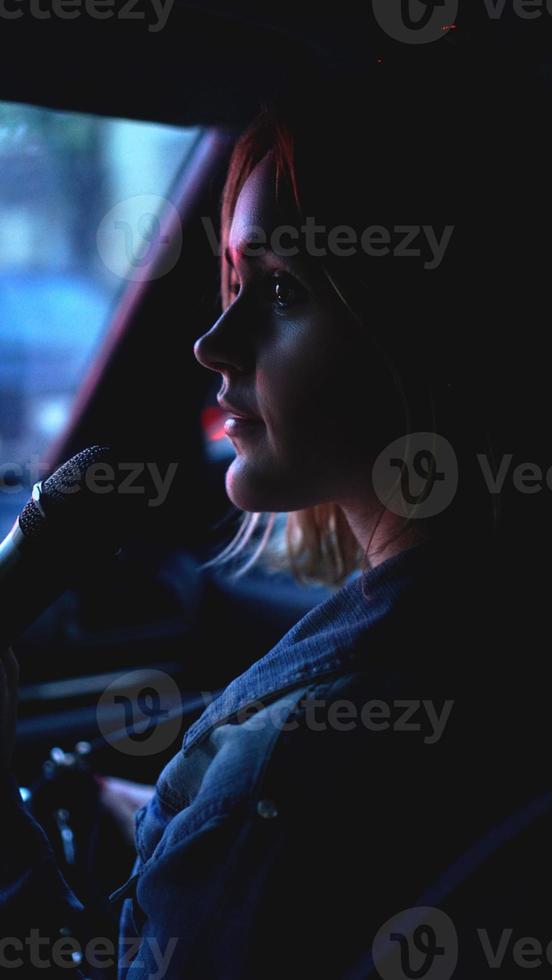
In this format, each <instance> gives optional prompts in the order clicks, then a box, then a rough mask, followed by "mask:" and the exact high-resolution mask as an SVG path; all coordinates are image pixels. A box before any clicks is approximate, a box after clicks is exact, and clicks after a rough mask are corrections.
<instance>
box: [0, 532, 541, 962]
mask: <svg viewBox="0 0 552 980" xmlns="http://www.w3.org/2000/svg"><path fill="white" fill-rule="evenodd" d="M472 577H473V576H472ZM466 585H467V579H466V572H465V569H464V568H460V567H458V565H457V564H455V562H454V561H451V556H450V555H448V554H447V552H446V550H445V549H443V548H442V547H439V546H436V545H434V544H429V543H425V544H423V545H417V546H415V547H414V548H410V549H408V550H406V551H403V552H402V553H401V554H399V555H397V556H395V557H393V558H390V559H388V560H387V561H385V562H383V563H382V564H380V565H379V566H377V567H376V568H375V569H372V570H371V571H370V572H368V573H367V574H365V575H359V576H357V577H356V578H354V579H353V580H352V581H349V582H348V583H347V584H346V585H345V586H343V587H342V588H341V589H340V590H339V591H338V592H336V593H335V594H334V595H332V596H331V597H330V598H329V599H327V600H325V601H324V602H322V603H320V604H319V605H318V606H316V607H315V608H314V609H312V610H311V611H310V612H309V613H307V615H306V616H304V617H303V618H302V619H301V620H300V621H299V622H298V623H297V624H296V625H295V626H294V627H293V628H292V629H291V630H290V631H289V632H288V633H287V634H286V635H285V636H284V637H283V638H282V639H281V640H280V642H279V643H277V644H276V646H274V647H273V648H272V650H270V651H269V652H268V653H267V654H266V655H265V656H264V657H262V658H261V659H260V660H258V661H256V662H255V663H254V664H253V665H252V666H251V667H249V668H248V669H247V670H246V671H245V672H244V673H243V674H241V675H240V676H239V677H237V678H236V679H235V680H234V681H232V683H230V684H229V685H228V687H226V688H225V690H224V691H223V692H222V693H221V694H220V695H219V696H218V697H217V698H216V699H215V700H214V701H212V702H211V704H209V706H208V707H207V708H206V709H205V710H204V711H203V713H202V714H201V716H200V717H199V718H198V719H197V720H196V721H195V723H194V724H192V725H191V727H190V728H189V729H188V730H187V732H186V734H185V736H184V739H183V743H182V747H181V749H180V751H179V752H178V753H177V754H176V755H175V756H174V758H173V759H172V760H171V761H170V763H169V764H168V765H167V766H166V767H165V769H164V770H163V771H162V773H161V775H160V777H159V779H158V782H157V786H156V792H155V795H154V796H153V798H152V800H151V801H150V803H148V805H147V806H145V807H143V808H142V809H141V810H139V811H138V813H137V815H136V823H135V826H136V850H137V857H136V861H135V865H134V868H133V872H132V874H131V876H130V878H129V880H128V881H127V882H126V883H124V884H123V885H122V886H121V888H119V889H118V890H117V891H116V892H115V893H114V894H113V895H112V896H111V901H112V902H114V903H117V902H121V915H120V932H119V955H118V976H119V980H147V978H148V980H153V978H161V977H163V978H168V980H177V978H178V980H182V978H184V977H186V978H187V977H189V978H191V980H238V978H239V980H254V978H255V980H261V978H263V980H265V978H272V977H274V978H276V977H286V978H289V977H291V978H295V977H297V978H299V977H301V978H303V977H305V978H306V977H311V976H312V977H328V978H336V980H361V978H364V977H368V976H371V975H375V976H383V977H384V978H385V977H386V976H389V977H391V976H393V977H395V976H396V977H402V976H422V975H426V974H423V973H422V972H416V968H417V967H418V968H419V970H421V969H422V966H420V960H419V959H418V960H416V956H418V957H420V956H422V952H423V949H424V948H425V946H424V943H425V945H426V946H427V942H428V940H427V936H433V937H435V936H437V935H438V934H439V930H441V932H442V931H443V930H444V933H446V936H447V937H448V938H447V942H446V943H445V941H444V940H443V942H442V943H441V945H439V943H437V942H435V943H434V944H433V945H434V947H435V949H445V947H446V956H448V957H449V959H448V960H447V959H446V956H445V953H441V954H440V955H442V956H444V957H445V960H446V962H445V961H443V962H445V966H446V964H447V963H448V962H449V960H450V957H451V956H452V957H454V955H456V957H458V950H457V949H456V953H454V949H453V948H452V947H454V941H452V942H449V940H450V936H451V935H452V934H454V933H455V934H456V947H457V946H458V939H457V933H458V930H459V929H460V928H462V929H463V931H464V933H465V934H466V935H467V936H468V940H467V941H466V942H465V943H464V945H463V956H464V959H463V960H462V959H460V963H461V964H462V962H463V963H464V968H465V969H466V970H467V973H466V975H470V972H469V971H470V970H471V971H473V969H475V968H476V966H477V965H479V966H485V962H484V961H483V962H482V963H480V962H479V960H478V954H479V952H480V951H479V949H476V948H475V946H474V944H475V939H474V937H475V936H477V935H479V934H478V933H477V922H478V921H481V922H484V921H485V915H487V919H488V909H489V907H490V908H492V909H493V913H492V920H493V923H495V920H496V922H500V913H499V909H501V908H503V907H505V908H509V905H508V902H509V901H510V900H511V899H512V893H513V892H515V891H516V889H517V887H518V884H517V882H510V884H509V885H508V884H505V883H504V882H502V881H501V882H500V888H498V889H497V886H496V881H495V880H494V879H489V880H488V881H485V880H482V879H481V876H479V878H477V888H476V889H475V891H474V890H473V889H472V891H470V887H469V882H470V881H471V880H472V878H473V872H474V869H475V868H477V867H479V865H481V864H483V865H485V862H487V865H488V863H489V860H490V858H491V857H492V855H493V853H494V852H495V851H496V850H500V848H501V847H504V846H506V844H507V841H508V840H509V838H508V836H507V834H506V837H504V834H503V835H502V836H501V834H500V828H501V827H502V826H503V824H504V821H505V820H506V822H507V820H510V823H511V822H512V821H513V824H512V823H511V827H510V829H511V828H512V826H513V828H514V829H513V830H512V829H511V836H513V837H514V838H516V839H517V837H516V834H517V833H518V832H519V829H520V828H521V827H522V826H525V824H524V823H523V820H524V819H525V820H526V821H527V819H529V820H538V818H539V816H540V815H541V813H542V812H545V811H546V810H547V807H548V806H549V803H550V801H549V800H548V797H547V796H546V794H544V795H542V792H541V790H542V787H540V785H539V786H536V785H535V787H534V793H533V797H534V800H533V801H532V796H531V786H530V784H529V783H527V782H526V783H525V784H523V786H519V785H518V784H517V783H516V784H515V785H513V784H512V781H511V779H509V778H508V773H507V772H506V770H504V769H503V765H502V764H501V761H500V760H501V759H502V758H503V751H502V748H503V745H504V731H503V729H501V728H500V727H498V728H497V727H496V723H495V721H496V720H493V719H492V718H491V717H490V715H489V693H490V689H489V685H488V684H486V682H485V677H484V674H483V673H481V670H480V669H479V666H478V665H480V661H481V647H477V649H476V650H475V651H473V650H472V652H471V653H470V651H469V646H468V644H469V642H470V640H471V641H473V630H474V620H473V615H470V614H468V610H467V606H466V603H465V596H464V594H463V593H462V591H461V590H462V588H465V587H466ZM474 605H477V603H474ZM480 611H481V610H479V612H480ZM481 629H482V628H481V626H480V635H481V637H482V643H484V642H485V637H486V636H487V634H486V633H485V631H484V630H483V631H482V632H481ZM478 670H479V675H478V674H477V671H478ZM476 676H478V683H477V684H474V677H476ZM491 767H492V768H491ZM490 771H492V772H493V783H492V787H490V786H489V772H490ZM501 776H502V778H501ZM6 789H7V793H8V802H7V803H6V804H5V809H6V810H7V814H8V825H9V831H8V834H9V838H8V837H6V838H5V839H6V840H7V839H9V840H10V841H11V842H12V846H11V847H10V849H9V853H8V854H7V855H6V858H7V860H5V861H4V866H3V869H2V874H1V878H0V883H1V886H2V893H1V894H2V898H1V905H0V910H1V911H2V913H3V914H4V915H5V916H6V922H9V923H10V928H11V929H12V930H14V929H19V932H17V931H16V932H13V931H12V932H11V933H10V935H12V936H14V935H20V934H23V932H22V930H23V929H27V932H25V935H27V934H28V930H29V929H30V928H31V926H33V925H36V926H37V927H40V926H42V928H43V930H44V929H49V931H50V934H51V935H52V934H56V930H58V932H59V929H60V928H62V927H63V926H65V927H66V928H67V929H68V930H72V929H74V931H75V934H78V930H79V929H81V930H82V929H83V922H84V920H85V918H86V909H85V908H83V906H82V905H81V903H80V901H79V899H78V898H77V897H76V896H75V895H74V894H73V893H72V892H71V890H70V889H69V887H68V886H67V884H66V883H65V881H64V879H63V877H62V875H61V873H60V871H59V869H58V868H57V867H56V864H55V860H54V859H53V856H52V853H51V850H50V849H49V846H48V844H47V841H46V839H45V837H44V834H43V833H42V831H41V828H40V827H38V825H37V824H36V823H35V822H34V821H33V820H32V818H31V817H30V815H29V814H28V813H27V812H26V811H25V807H24V806H23V804H22V802H21V800H20V798H19V794H18V791H17V787H16V785H15V783H14V782H13V781H12V782H11V783H10V784H9V785H8V786H7V787H6ZM539 792H540V794H541V795H540V796H539ZM474 800H477V805H474ZM539 800H540V804H539ZM531 801H532V802H531ZM535 801H536V802H535ZM529 805H531V806H533V807H536V810H535V811H534V812H533V810H530V809H529V810H528V809H527V808H528V806H529ZM539 805H540V807H541V809H540V810H539ZM524 814H525V816H523V815H524ZM527 814H529V816H527ZM531 814H532V816H531ZM516 815H517V816H516ZM516 820H517V823H516ZM518 824H519V827H518ZM497 828H498V830H497ZM516 828H517V830H516ZM485 842H486V843H485ZM485 866H486V865H485ZM466 881H467V884H466ZM466 888H467V891H466ZM458 895H460V900H459V899H458ZM458 901H460V904H459V905H455V902H458ZM489 903H491V904H490V905H489ZM419 908H422V909H425V908H431V909H433V911H432V912H431V915H432V916H437V917H438V916H439V915H442V916H444V917H445V919H443V920H440V919H439V918H437V919H432V920H431V922H430V923H429V925H428V924H427V922H426V924H425V925H424V927H423V928H424V929H425V932H424V933H423V934H422V933H416V922H413V923H412V924H411V928H410V931H409V930H408V929H407V927H406V926H405V925H404V921H403V919H404V915H405V914H406V913H405V910H412V909H419ZM436 909H437V911H435V910H436ZM408 914H410V913H408ZM428 914H429V913H428ZM504 914H505V915H506V917H507V914H506V912H504ZM401 915H402V916H403V919H401V920H400V924H399V925H397V926H395V928H393V929H388V930H387V933H385V924H386V923H389V922H392V923H395V922H396V921H399V920H398V919H397V916H399V919H400V916H401ZM478 915H479V916H480V920H478ZM497 917H498V918H497ZM416 921H417V920H416ZM23 922H24V923H25V925H22V923H23ZM443 923H444V924H443ZM505 924H506V925H507V924H508V923H507V922H506V923H505ZM472 925H473V928H472ZM382 930H383V933H382ZM428 930H429V931H428ZM447 930H448V932H447ZM451 930H452V932H451ZM47 934H48V933H47ZM3 935H6V931H5V927H3ZM87 935H90V928H88V930H87ZM382 935H387V939H386V940H385V941H386V942H387V943H388V946H389V948H387V947H385V951H384V952H385V955H384V954H382V953H381V948H380V947H381V936H382ZM401 935H403V937H404V936H406V937H410V938H411V936H414V937H415V939H416V937H418V938H417V939H416V942H415V943H414V946H413V947H412V950H411V949H410V947H408V948H407V946H408V942H410V938H408V939H406V938H405V939H404V943H403V944H401V943H400V942H398V941H397V937H400V936H401ZM389 936H394V937H395V939H394V940H393V942H391V941H390V939H389ZM420 937H421V938H420ZM422 939H423V942H422ZM453 939H454V936H453ZM378 943H380V946H378ZM389 944H390V945H389ZM405 944H406V945H405ZM449 946H450V947H451V949H449V948H448V947H449ZM378 950H379V952H378ZM451 950H452V951H451ZM411 954H412V957H413V958H412V959H410V956H411ZM15 955H16V954H15V949H12V950H11V951H10V956H12V957H13V956H15ZM424 955H426V954H424ZM427 955H429V954H427ZM378 957H379V959H378ZM389 957H391V959H390V960H389ZM393 957H395V959H393ZM397 957H399V959H397ZM401 957H402V958H401ZM380 960H381V963H383V966H382V965H381V963H380ZM388 960H389V963H391V966H389V963H388V965H387V967H385V964H386V963H387V961H388ZM393 964H394V965H393ZM409 964H410V965H409ZM416 964H417V967H416ZM384 967H385V969H387V970H388V972H387V973H386V972H385V969H384ZM79 969H80V970H81V971H82V972H80V973H79V972H75V971H73V974H72V975H73V976H79V977H81V978H85V977H86V976H87V975H88V974H87V972H86V961H84V962H82V963H81V965H80V968H79ZM393 969H394V970H395V972H392V971H393ZM401 969H402V970H403V972H402V973H401V972H400V970H401ZM374 971H376V972H374ZM389 971H391V972H389ZM397 971H398V972H397ZM37 972H38V971H37ZM26 975H27V974H26ZM48 975H50V976H51V975H53V973H52V972H50V973H48V972H46V976H48ZM60 975H63V976H67V975H68V973H67V971H66V970H62V971H60ZM427 975H428V976H430V978H431V977H432V976H433V975H434V974H433V973H431V972H429V973H428V974H427ZM441 975H442V976H447V977H448V976H449V975H452V973H450V974H449V973H446V971H445V972H443V973H442V974H435V976H441ZM455 975H456V976H457V975H463V974H462V973H460V974H455Z"/></svg>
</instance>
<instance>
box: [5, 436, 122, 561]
mask: <svg viewBox="0 0 552 980" xmlns="http://www.w3.org/2000/svg"><path fill="white" fill-rule="evenodd" d="M97 464H105V465H106V466H107V467H111V468H112V470H111V471H112V473H114V472H115V470H114V465H113V452H112V450H111V449H110V448H109V447H107V446H90V447H89V448H88V449H84V450H82V452H80V453H77V454H76V456H73V457H72V458H71V459H69V460H67V462H65V463H63V464H62V466H60V467H58V469H57V470H55V472H54V473H52V474H51V476H49V477H47V478H46V479H45V480H43V481H42V485H41V489H40V493H37V492H36V487H35V490H34V491H33V499H32V500H29V502H28V503H27V504H26V505H25V507H24V508H23V510H22V511H21V514H20V515H19V527H20V528H21V531H22V532H23V534H24V536H25V538H26V539H27V540H30V539H33V540H34V541H37V540H38V539H42V538H43V537H46V536H48V537H54V536H55V540H56V544H57V545H63V544H66V545H70V546H73V547H78V546H79V544H81V543H83V542H87V543H92V544H96V545H98V546H99V547H100V548H102V550H103V548H104V547H105V546H108V547H113V546H115V547H117V546H118V542H117V541H116V540H115V534H116V531H117V530H119V529H118V528H117V523H118V522H117V515H118V512H119V503H118V495H117V493H115V492H112V493H105V490H104V492H99V491H98V489H97V485H96V489H95V486H94V482H93V479H92V477H93V474H94V470H93V469H91V468H92V467H95V466H96V465H97ZM115 489H116V486H115V482H114V485H113V490H115Z"/></svg>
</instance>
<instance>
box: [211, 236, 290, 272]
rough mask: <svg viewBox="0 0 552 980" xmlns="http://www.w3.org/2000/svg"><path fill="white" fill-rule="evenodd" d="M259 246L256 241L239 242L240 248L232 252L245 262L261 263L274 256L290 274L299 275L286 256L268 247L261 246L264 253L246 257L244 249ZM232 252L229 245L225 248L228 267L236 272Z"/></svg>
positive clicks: (245, 240)
mask: <svg viewBox="0 0 552 980" xmlns="http://www.w3.org/2000/svg"><path fill="white" fill-rule="evenodd" d="M259 245H261V243H260V242H258V241H255V240H254V239H244V240H243V241H241V242H239V244H238V246H237V247H236V248H234V249H232V251H234V252H239V253H241V255H242V258H243V260H244V262H259V261H262V260H263V259H264V258H266V257H267V256H273V257H274V258H275V259H277V261H278V262H281V264H282V265H283V266H285V267H286V268H287V269H289V270H290V272H293V275H297V271H296V269H295V267H294V265H293V264H291V263H290V262H289V260H288V259H287V258H286V257H285V256H283V255H278V254H277V253H276V252H274V251H273V250H272V249H271V248H269V247H268V246H261V247H262V248H263V251H261V252H259V253H258V254H256V255H245V254H243V250H244V249H246V248H249V247H250V246H253V247H256V248H258V247H259ZM232 251H231V250H230V246H229V245H227V246H226V248H225V250H224V258H225V259H226V261H227V262H228V265H229V266H230V268H231V269H234V271H236V266H235V264H234V261H233V259H232Z"/></svg>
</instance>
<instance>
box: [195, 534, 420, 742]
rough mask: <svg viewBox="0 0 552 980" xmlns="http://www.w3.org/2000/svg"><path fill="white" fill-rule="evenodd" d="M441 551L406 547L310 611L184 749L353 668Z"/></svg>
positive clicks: (212, 708) (227, 691) (227, 693)
mask: <svg viewBox="0 0 552 980" xmlns="http://www.w3.org/2000/svg"><path fill="white" fill-rule="evenodd" d="M435 552H436V546H435V544H433V543H432V542H424V543H422V544H417V545H415V546H414V547H411V548H408V549H406V550H404V551H401V552H399V554H397V555H394V556H393V557H392V558H388V559H387V560H386V561H384V562H381V564H379V565H377V566H376V567H375V568H373V569H371V570H369V571H368V572H366V573H364V574H359V575H358V576H357V577H356V578H354V579H353V580H352V581H349V582H348V583H346V584H345V585H344V586H342V588H340V589H339V590H338V591H337V592H336V593H334V594H333V595H332V596H330V597H329V598H328V599H326V600H324V601H323V602H321V603H319V604H318V605H317V606H315V607H314V608H313V609H311V610H309V612H308V613H307V614H306V615H305V616H303V617H302V618H301V619H300V620H299V622H297V623H295V625H294V626H292V628H291V629H290V630H289V631H288V632H287V633H286V634H285V635H284V636H283V637H282V639H281V640H279V641H278V643H277V644H276V645H275V646H274V647H272V649H271V650H269V652H268V653H267V654H265V656H263V657H261V658H260V659H259V660H256V661H255V662H254V663H253V664H252V665H251V666H250V667H248V668H247V670H245V671H244V673H242V674H240V675H239V676H238V677H236V678H235V679H234V680H233V681H231V682H230V684H228V686H227V687H225V688H224V690H223V691H222V692H221V693H220V694H219V695H217V696H216V697H215V698H214V700H213V701H211V703H210V704H209V705H208V706H207V708H206V709H205V711H204V712H203V713H202V714H201V715H200V717H199V718H198V719H197V720H196V721H195V722H194V723H193V724H192V725H191V726H190V728H189V729H188V730H187V732H186V734H185V736H184V740H183V743H182V749H183V751H184V752H185V753H186V752H188V751H189V750H190V749H191V748H192V746H193V745H194V744H195V743H196V742H198V741H199V740H200V739H201V738H203V736H204V735H205V734H206V733H207V732H208V731H209V730H210V729H212V728H214V727H215V726H216V725H218V724H220V723H221V722H223V721H226V720H228V719H230V718H231V717H232V716H233V715H235V714H236V713H237V712H239V711H242V710H243V709H244V708H245V707H246V706H247V705H251V704H253V703H257V702H259V701H261V700H263V701H264V700H265V699H269V698H271V697H272V696H273V695H274V694H277V693H280V692H281V693H284V692H285V691H286V690H289V689H292V688H294V687H297V686H299V685H301V684H305V683H309V682H310V681H311V680H313V679H315V678H318V677H320V676H323V675H325V674H332V673H334V672H337V673H339V672H340V671H342V670H343V668H344V667H347V666H349V667H352V666H353V664H354V662H355V660H357V659H358V655H359V654H358V644H357V642H356V641H357V640H358V638H359V636H360V635H361V634H363V633H365V632H366V631H367V630H369V629H370V628H371V627H372V626H374V624H375V623H377V622H379V621H380V620H382V619H384V618H385V617H386V616H388V615H389V613H390V611H391V609H392V607H393V605H394V603H395V601H396V600H397V598H398V597H399V596H400V595H401V593H402V592H403V591H404V590H405V589H406V588H408V587H409V585H410V584H411V583H412V582H413V581H415V580H416V579H417V577H418V575H419V573H420V570H421V568H422V567H424V566H425V565H426V564H427V563H428V562H429V563H431V561H432V560H433V559H434V558H435ZM367 595H369V598H367Z"/></svg>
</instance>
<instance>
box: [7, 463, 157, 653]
mask: <svg viewBox="0 0 552 980" xmlns="http://www.w3.org/2000/svg"><path fill="white" fill-rule="evenodd" d="M123 480H124V476H123V475H121V474H120V473H118V472H117V462H116V459H115V456H114V453H113V450H112V449H110V448H109V447H107V446H90V447H89V448H88V449H84V450H83V451H82V452H80V453H77V455H76V456H73V457H72V458H71V459H70V460H68V461H67V462H66V463H64V464H63V465H62V466H60V467H59V468H58V469H57V470H56V471H55V472H54V473H53V474H52V475H51V476H49V477H48V478H47V479H44V480H42V481H40V482H38V483H35V485H34V487H33V491H32V497H31V499H30V500H29V502H28V503H27V504H26V505H25V507H24V508H23V510H22V511H21V513H20V515H19V517H18V518H17V519H16V521H15V523H14V525H13V527H12V529H11V531H10V532H9V534H8V535H7V537H6V538H5V539H4V541H2V543H1V544H0V643H1V644H2V646H3V648H5V647H7V646H9V645H10V643H12V642H13V641H14V640H15V639H16V637H17V636H18V635H19V634H20V633H21V632H23V630H25V629H26V628H27V627H28V626H30V624H31V623H32V622H33V620H35V619H36V618H37V616H39V615H40V613H42V612H43V611H44V610H45V609H47V608H48V606H50V605H51V604H52V602H54V600H55V599H57V598H58V597H59V596H60V595H62V593H63V592H65V591H66V589H67V588H68V587H69V585H70V584H71V582H72V581H73V580H74V579H75V577H77V576H78V575H79V572H84V571H87V570H89V569H90V568H92V569H94V568H95V566H96V564H100V563H101V562H102V561H105V560H106V559H109V558H111V557H113V556H114V555H115V554H117V553H118V552H119V551H120V549H121V546H122V545H123V544H124V543H125V538H126V535H127V534H128V532H129V530H130V528H131V523H132V520H133V518H135V517H136V506H137V498H136V497H135V496H131V497H128V496H126V497H125V499H124V505H123V497H122V494H121V492H120V491H121V485H122V482H123ZM127 482H128V481H127ZM141 489H142V492H143V488H141ZM142 499H143V498H142Z"/></svg>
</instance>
